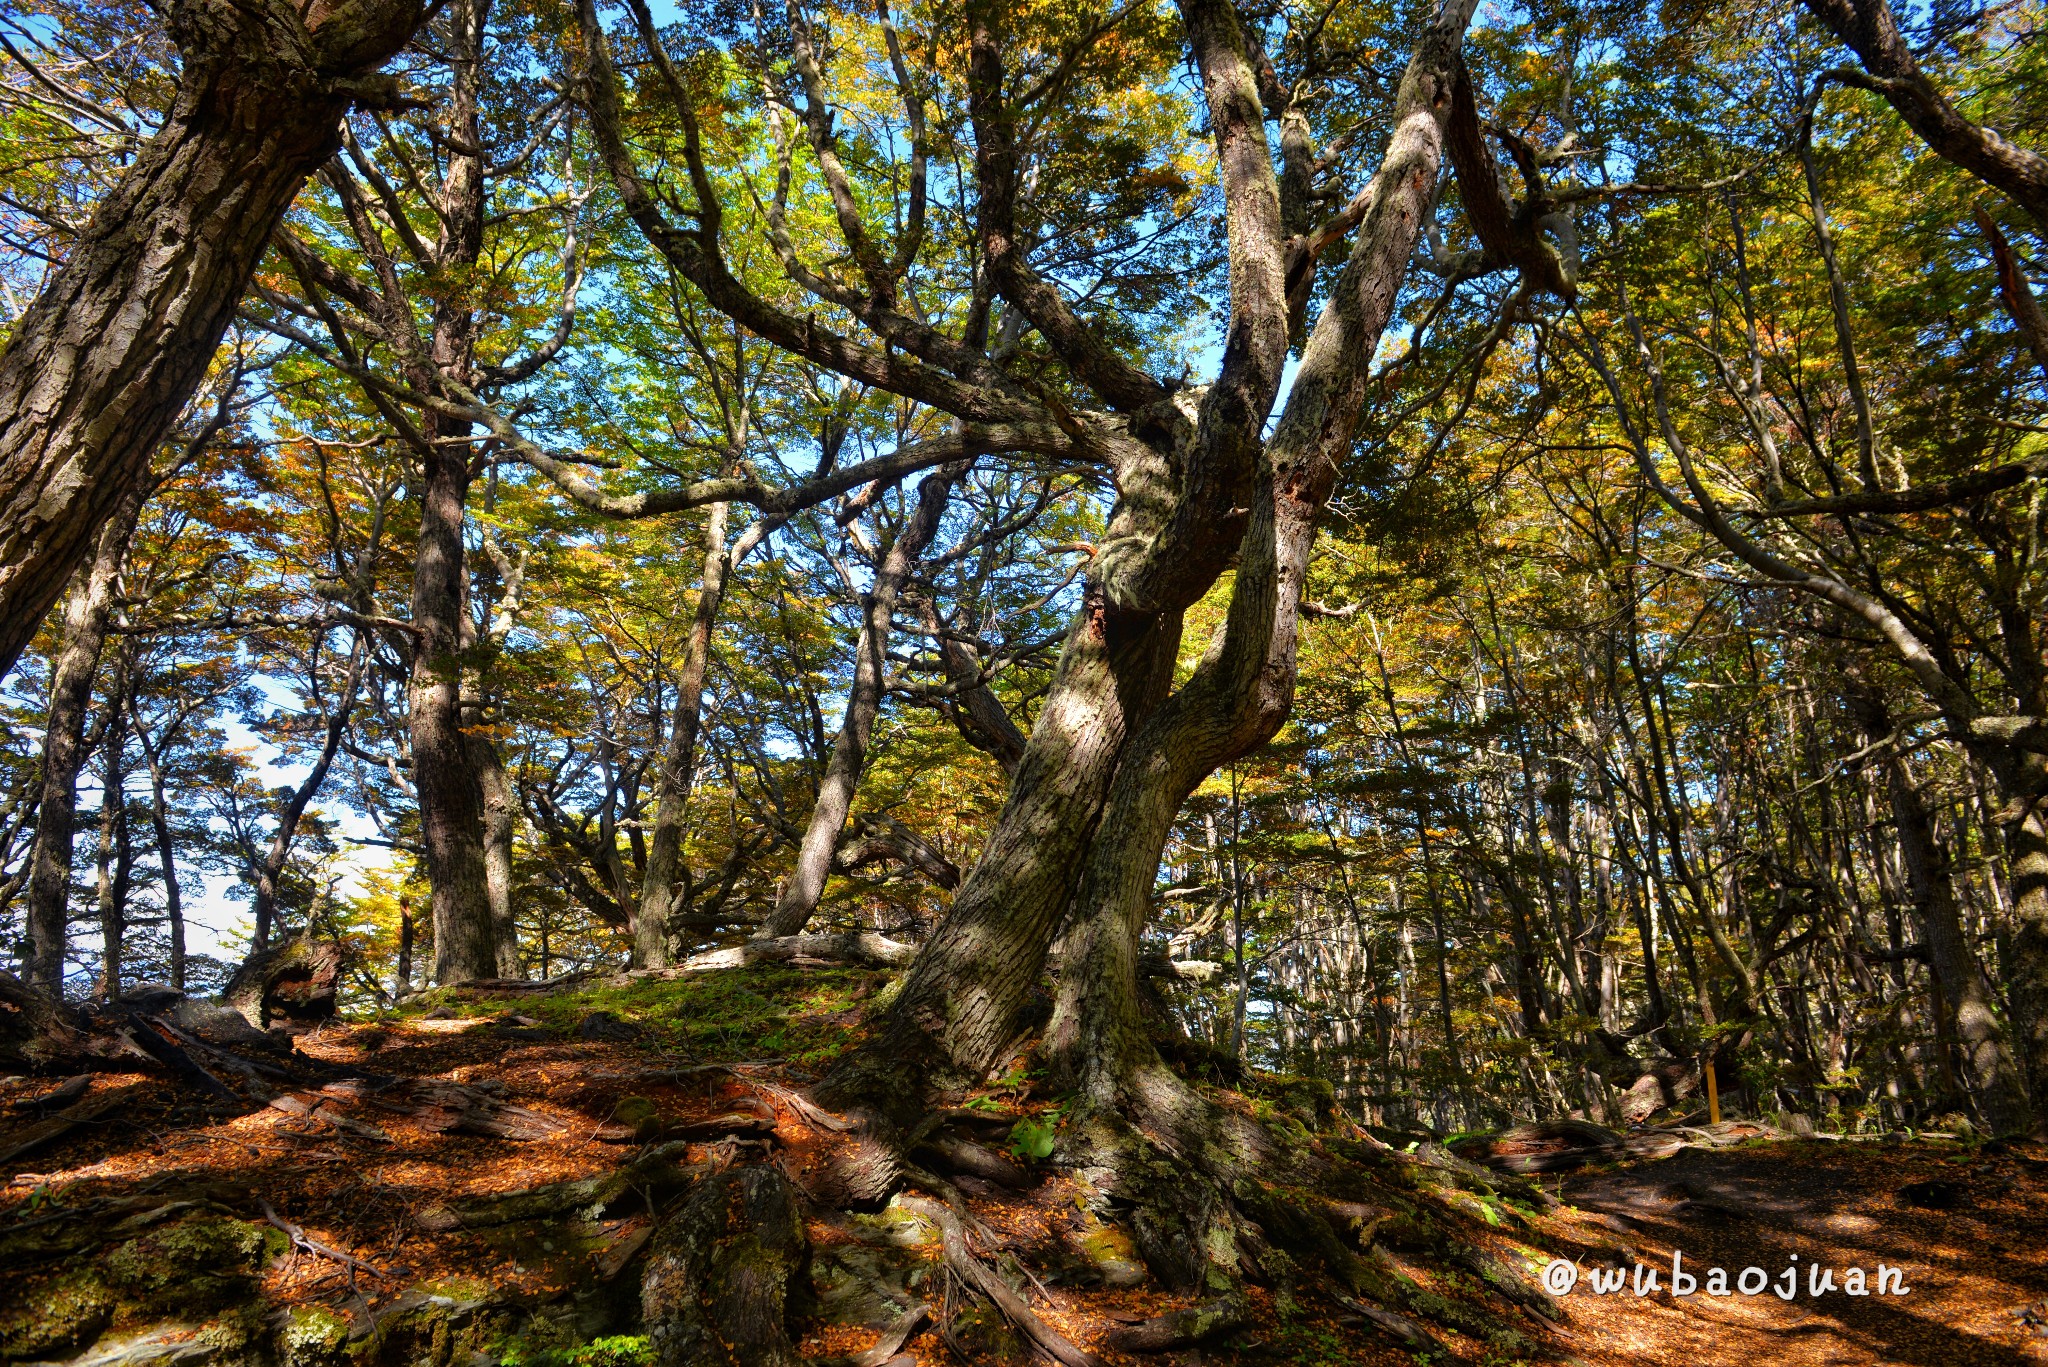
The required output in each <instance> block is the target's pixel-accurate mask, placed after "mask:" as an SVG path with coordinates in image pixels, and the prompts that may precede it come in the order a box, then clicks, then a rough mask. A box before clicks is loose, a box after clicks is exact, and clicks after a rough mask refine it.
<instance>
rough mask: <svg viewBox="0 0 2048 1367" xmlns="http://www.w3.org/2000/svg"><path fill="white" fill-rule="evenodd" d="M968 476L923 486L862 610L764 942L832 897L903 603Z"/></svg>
mask: <svg viewBox="0 0 2048 1367" xmlns="http://www.w3.org/2000/svg"><path fill="white" fill-rule="evenodd" d="M967 470H968V463H967V462H965V461H961V462H957V463H955V464H952V465H947V466H944V467H942V468H941V469H939V470H937V471H935V472H934V473H932V474H929V475H926V476H925V477H924V479H923V480H921V481H920V482H919V483H918V486H917V504H916V506H915V507H914V508H913V509H912V510H911V513H910V516H909V517H908V518H906V519H905V520H904V523H903V526H902V528H901V530H899V531H898V532H897V535H896V540H895V541H894V542H893V543H892V544H891V545H890V547H889V549H888V551H887V552H886V553H885V554H884V555H883V556H882V560H881V563H880V564H878V565H876V566H875V582H874V586H873V588H872V589H870V590H869V592H868V594H867V595H866V597H865V598H864V599H863V600H862V603H861V606H862V609H863V615H862V617H861V624H860V637H859V639H858V641H856V643H855V645H854V651H853V683H852V684H851V685H850V686H849V687H848V688H847V691H846V716H845V718H844V720H842V721H841V722H840V725H839V734H838V736H837V737H835V738H834V740H833V742H832V755H831V758H830V759H829V760H827V761H826V764H825V777H824V779H823V780H822V781H821V782H820V783H819V784H818V801H817V803H816V805H815V806H813V807H812V808H811V820H810V824H809V825H808V826H807V827H806V828H805V829H804V838H803V843H802V844H801V845H800V846H799V847H798V849H797V856H796V868H795V869H793V870H792V871H791V872H790V875H789V882H788V883H786V884H785V885H784V886H783V889H782V896H781V898H780V899H778V900H777V902H776V904H775V910H774V911H773V912H771V913H769V915H768V917H767V919H765V920H763V921H762V922H761V929H760V932H759V933H760V936H761V938H762V939H769V940H772V939H779V938H781V937H783V936H785V935H794V934H796V933H797V932H798V931H800V930H802V929H803V928H804V927H805V926H807V925H809V924H810V920H811V917H812V915H813V914H815V913H816V912H817V910H818V899H819V898H821V897H823V896H824V895H825V879H826V878H827V877H828V876H829V875H830V874H831V872H832V851H833V850H834V849H835V848H836V847H837V846H838V844H839V835H840V832H841V831H843V830H844V829H845V828H846V816H847V813H848V812H850V811H851V810H852V809H853V795H854V790H855V789H856V788H858V787H859V786H860V775H861V770H862V769H863V768H864V767H865V766H866V764H867V753H868V739H869V737H870V736H872V735H873V733H874V726H875V718H876V717H877V716H878V715H879V714H880V713H881V710H882V690H883V688H884V686H885V684H886V682H887V674H888V670H887V666H888V657H889V630H890V624H891V622H892V621H893V620H894V618H895V614H896V600H897V599H898V598H899V597H900V596H901V595H902V592H903V587H904V585H906V584H908V583H909V582H910V578H911V576H912V575H913V574H914V573H916V570H917V562H918V561H919V560H920V559H921V558H922V557H923V555H924V553H925V549H926V548H927V547H929V546H930V545H931V543H932V538H933V537H934V536H936V535H937V534H938V530H939V519H940V518H941V517H943V516H944V515H945V511H946V499H947V497H948V495H949V494H950V493H951V492H952V488H953V485H954V484H956V483H957V482H958V481H959V480H960V478H961V477H962V476H963V475H965V474H966V473H967Z"/></svg>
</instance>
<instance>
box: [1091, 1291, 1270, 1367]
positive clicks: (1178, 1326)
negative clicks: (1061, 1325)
mask: <svg viewBox="0 0 2048 1367" xmlns="http://www.w3.org/2000/svg"><path fill="white" fill-rule="evenodd" d="M1250 1317H1251V1307H1250V1306H1249V1305H1248V1304H1246V1302H1245V1299H1244V1297H1242V1296H1223V1297H1219V1298H1218V1299H1216V1300H1213V1301H1208V1302H1205V1303H1203V1304H1201V1305H1191V1306H1189V1307H1188V1308H1187V1309H1185V1310H1175V1311H1172V1312H1170V1313H1168V1314H1164V1315H1159V1316H1157V1317H1155V1318H1153V1319H1149V1320H1145V1321H1143V1322H1141V1323H1138V1324H1133V1325H1130V1326H1129V1327H1127V1328H1123V1329H1118V1330H1116V1331H1115V1332H1113V1333H1111V1334H1110V1336H1109V1343H1110V1346H1111V1347H1112V1348H1115V1349H1117V1350H1118V1351H1120V1352H1125V1353H1164V1352H1168V1351H1171V1350H1172V1349H1175V1348H1190V1347H1193V1346H1194V1345H1195V1344H1197V1343H1201V1342H1203V1341H1204V1340H1206V1339H1211V1338H1215V1337H1216V1336H1217V1335H1219V1334H1227V1333H1229V1332H1230V1331H1231V1330H1233V1329H1236V1328H1238V1327H1239V1326H1240V1325H1242V1324H1243V1323H1244V1322H1245V1321H1246V1320H1247V1319H1249V1318H1250Z"/></svg>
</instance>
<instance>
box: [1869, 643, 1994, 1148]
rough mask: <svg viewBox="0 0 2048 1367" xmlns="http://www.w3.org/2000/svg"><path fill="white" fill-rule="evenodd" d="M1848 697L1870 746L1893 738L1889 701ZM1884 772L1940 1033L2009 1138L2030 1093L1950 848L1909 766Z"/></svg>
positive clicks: (1891, 758) (1892, 764)
mask: <svg viewBox="0 0 2048 1367" xmlns="http://www.w3.org/2000/svg"><path fill="white" fill-rule="evenodd" d="M1844 691H1845V694H1846V696H1847V697H1848V700H1849V703H1850V706H1851V708H1852V709H1853V710H1854V711H1855V714H1856V718H1857V721H1858V722H1859V723H1860V724H1861V726H1862V728H1863V731H1864V734H1865V735H1867V736H1869V737H1870V739H1871V742H1872V743H1873V744H1879V743H1882V742H1884V741H1886V740H1887V739H1889V737H1890V736H1891V734H1892V719H1891V716H1890V713H1889V710H1888V709H1887V708H1886V707H1885V704H1884V699H1883V698H1882V697H1881V696H1880V695H1878V694H1877V693H1876V692H1875V690H1874V689H1872V688H1871V687H1869V686H1868V685H1865V684H1863V683H1861V682H1860V681H1858V680H1856V679H1855V678H1854V677H1853V675H1852V676H1851V677H1850V681H1849V683H1848V685H1847V687H1846V688H1845V690H1844ZM1884 767H1885V783H1886V788H1887V791H1888V793H1889V795H1890V798H1891V806H1892V822H1893V827H1894V830H1895V832H1896V834H1897V836H1898V841H1899V858H1900V862H1901V863H1902V864H1904V865H1905V870H1906V895H1907V897H1908V899H1909V900H1910V901H1911V902H1912V904H1913V910H1914V913H1915V915H1916V917H1917V919H1918V920H1919V922H1920V941H1921V943H1922V944H1923V945H1925V946H1926V947H1927V966H1928V968H1929V970H1930V971H1931V972H1932V973H1933V975H1934V984H1935V1003H1934V1009H1935V1014H1936V1019H1937V1020H1938V1021H1939V1022H1940V1024H1941V1027H1942V1028H1941V1029H1940V1031H1939V1032H1938V1033H1939V1034H1940V1035H1941V1036H1942V1037H1943V1044H1944V1046H1945V1047H1946V1046H1947V1045H1949V1044H1950V1043H1951V1042H1952V1043H1953V1045H1954V1046H1955V1047H1957V1048H1959V1049H1960V1050H1961V1052H1962V1056H1963V1069H1964V1075H1965V1077H1966V1078H1967V1080H1968V1082H1969V1085H1970V1087H1971V1089H1972V1090H1973V1091H1974V1092H1975V1093H1976V1097H1977V1101H1978V1104H1979V1105H1981V1106H1982V1107H1983V1109H1984V1118H1985V1120H1986V1121H1988V1122H1989V1123H1990V1125H1991V1127H1992V1129H1993V1130H1994V1131H1996V1132H1998V1133H2005V1132H2008V1131H2011V1130H2015V1129H2019V1128H2022V1127H2024V1125H2025V1124H2026V1117H2027V1098H2026V1092H2025V1090H2024V1087H2023V1084H2022V1082H2021V1080H2020V1073H2019V1067H2018V1064H2017V1063H2016V1061H2015V1060H2014V1058H2013V1055H2012V1047H2011V1045H2010V1043H2009V1042H2008V1041H2007V1039H2006V1033H2005V1027H2004V1026H2003V1025H2002V1024H2001V1023H2000V1021H1999V1019H1998V1014H1997V1010H1996V1008H1995V1006H1994V1005H1993V1000H1992V996H1991V990H1990V987H1989V985H1988V984H1987V983H1986V982H1985V980H1984V971H1983V968H1982V966H1981V965H1980V964H1979V963H1978V962H1977V956H1976V954H1975V953H1974V952H1973V951H1972V950H1971V948H1970V942H1969V939H1968V937H1967V936H1966V935H1965V934H1964V933H1963V917H1962V912H1961V909H1960V908H1959V907H1957V905H1956V895H1955V884H1954V882H1953V881H1952V880H1951V878H1950V873H1949V865H1950V861H1949V852H1948V848H1947V846H1945V845H1944V844H1943V843H1942V842H1941V841H1940V840H1938V839H1936V838H1935V834H1934V823H1933V821H1932V820H1931V819H1930V818H1929V816H1928V812H1927V803H1926V802H1925V800H1924V799H1922V797H1921V796H1920V790H1919V788H1918V787H1916V786H1915V785H1914V783H1913V776H1912V774H1911V773H1909V772H1908V771H1907V769H1906V762H1905V760H1903V759H1902V758H1900V757H1899V756H1898V755H1897V754H1896V753H1889V754H1887V755H1886V757H1885V760H1884Z"/></svg>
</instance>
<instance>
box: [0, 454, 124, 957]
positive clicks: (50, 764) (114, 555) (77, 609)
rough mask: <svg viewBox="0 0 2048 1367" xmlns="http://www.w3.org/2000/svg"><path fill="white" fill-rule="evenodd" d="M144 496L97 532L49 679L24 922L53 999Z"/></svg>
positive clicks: (121, 503)
mask: <svg viewBox="0 0 2048 1367" xmlns="http://www.w3.org/2000/svg"><path fill="white" fill-rule="evenodd" d="M147 492H148V486H147V484H146V482H145V481H144V480H141V479H138V480H137V481H136V482H135V483H133V484H132V485H130V486H129V489H128V492H127V493H125V494H124V495H122V497H121V499H120V501H119V503H118V504H117V505H116V506H115V509H114V514H113V516H112V517H111V518H110V519H109V520H108V522H107V524H106V525H105V526H104V527H102V528H101V529H100V535H99V543H98V546H97V547H96V549H95V550H94V552H93V560H92V567H91V569H90V571H89V572H88V573H87V575H86V577H85V579H84V580H83V582H81V583H80V584H79V585H78V586H77V587H76V588H75V589H73V590H72V594H71V603H70V606H69V607H68V608H67V609H66V611H65V614H64V635H63V638H62V644H61V645H60V646H59V647H58V650H57V659H56V663H55V666H54V668H53V669H52V670H51V674H50V701H49V706H48V707H47V709H46V710H45V712H44V720H43V783H42V789H43V791H42V805H41V807H40V808H39V809H38V815H37V819H36V844H35V854H34V856H33V857H34V867H33V869H32V871H31V872H30V874H29V882H28V909H27V918H28V937H29V941H30V946H31V947H30V950H29V954H28V981H29V985H30V986H32V987H38V988H41V989H42V990H43V991H45V992H48V993H50V994H51V995H52V996H61V995H63V986H64V948H65V942H66V938H67V923H68V921H69V920H70V903H71V843H72V837H73V834H74V833H75V831H76V829H77V822H78V771H79V769H80V767H81V766H82V765H83V764H84V763H85V755H84V748H85V723H86V714H87V712H88V710H89V709H90V708H91V705H92V685H93V676H94V675H95V674H96V673H97V672H98V670H99V660H100V650H101V648H102V647H103V646H104V645H105V644H106V639H107V626H108V623H109V622H110V621H111V620H112V619H113V615H114V598H115V585H116V581H117V580H118V578H119V576H120V572H121V563H122V561H123V560H124V559H125V558H126V557H127V554H128V541H129V538H130V537H132V536H133V535H134V532H135V521H136V518H137V517H138V516H140V514H141V512H142V502H143V499H144V497H145V496H146V494H147Z"/></svg>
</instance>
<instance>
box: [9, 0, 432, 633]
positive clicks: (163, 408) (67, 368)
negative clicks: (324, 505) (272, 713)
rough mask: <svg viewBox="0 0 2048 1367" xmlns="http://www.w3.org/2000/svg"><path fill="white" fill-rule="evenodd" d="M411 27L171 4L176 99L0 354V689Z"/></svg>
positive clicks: (390, 16) (359, 0) (354, 15)
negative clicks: (345, 124)
mask: <svg viewBox="0 0 2048 1367" xmlns="http://www.w3.org/2000/svg"><path fill="white" fill-rule="evenodd" d="M419 14H420V10H419V6H418V4H417V3H416V0H342V3H339V4H335V5H332V6H327V7H320V8H315V9H313V10H311V11H307V10H305V9H303V8H302V7H300V6H298V5H294V4H291V3H287V0H236V2H235V3H229V0H179V3H177V4H174V5H172V6H171V7H170V11H169V16H168V17H169V21H170V27H171V33H172V36H173V37H174V38H175V40H176V41H177V44H178V48H179V51H180V54H181V55H182V57H183V63H184V65H183V71H182V73H181V76H180V80H179V84H178V96H177V100H176V103H175V104H174V105H173V106H172V108H171V110H170V113H169V115H168V117H167V118H166V119H165V121H164V126H163V128H162V130H161V131H160V132H159V133H158V134H157V135H156V136H155V137H154V138H152V139H150V141H149V142H148V143H147V144H146V145H145V146H144V147H143V149H142V151H141V154H140V155H139V156H138V157H137V158H136V160H135V163H134V165H133V166H131V167H130V168H129V169H128V171H127V173H126V174H125V175H123V176H122V178H121V181H120V183H119V184H118V185H117V186H116V187H115V189H114V191H113V192H112V193H111V194H109V195H108V196H107V198H106V199H105V200H104V201H103V202H102V203H101V204H100V205H99V207H98V209H97V210H96V211H95V212H94V214H93V216H92V219H91V221H90V222H89V223H88V224H87V225H86V228H85V231H84V232H83V233H81V234H80V235H79V238H78V240H77V242H76V243H74V244H73V246H72V250H71V257H70V260H69V261H67V262H66V263H65V266H64V269H63V270H61V271H59V272H58V273H57V276H56V278H55V279H54V280H52V281H51V282H50V285H49V287H48V288H47V289H45V290H44V291H43V293H42V294H41V295H40V296H38V297H37V299H36V300H35V302H34V303H33V304H31V305H30V306H29V309H28V311H27V312H26V313H25V314H23V316H22V318H21V321H20V323H19V324H18V325H17V326H16V327H15V329H14V335H13V338H12V340H11V342H10V343H9V344H8V346H7V349H6V351H5V352H4V354H0V673H4V672H5V671H6V670H7V669H9V668H11V667H12V666H13V664H14V660H15V658H16V656H18V655H19V654H20V653H21V649H22V647H23V646H24V645H26V644H27V643H28V640H29V638H30V637H31V636H33V635H34V634H35V630H36V627H37V624H38V623H39V622H40V621H41V620H42V618H43V615H44V613H46V612H47V611H49V608H50V605H51V604H52V603H54V602H55V601H56V600H57V597H58V595H59V594H60V593H62V592H63V588H64V584H65V581H66V580H68V579H69V578H70V577H71V573H72V571H73V570H74V569H76V568H77V566H78V564H79V562H80V561H81V560H83V559H84V558H85V557H86V555H88V554H89V553H90V551H91V548H92V546H93V538H94V535H95V534H96V533H97V532H98V531H99V529H100V527H101V526H102V525H103V524H104V523H105V522H106V521H107V520H108V518H109V517H111V516H112V515H113V513H114V511H115V509H116V508H117V507H119V506H120V504H121V502H122V500H123V498H124V497H126V496H127V494H128V492H129V491H130V490H131V489H132V488H133V487H134V486H135V485H137V484H138V483H140V482H142V481H143V480H144V479H145V478H146V476H147V473H148V468H149V460H150V457H151V455H152V454H153V453H154V452H155V450H156V448H157V445H158V443H159V442H161V441H162V440H163V437H164V434H165V433H166V432H167V431H168V430H169V429H170V426H171V424H172V423H173V422H174V421H176V419H177V417H178V414H179V412H180V411H181V410H182V409H183V408H184V406H185V401H186V400H187V399H189V398H190V397H191V395H192V392H193V390H194V389H196V388H197V387H198V384H199V382H200V380H201V378H202V377H203V376H204V375H205V373H206V367H207V363H208V362H209V361H210V360H211V359H212V356H213V352H214V348H215V347H216V346H217V345H218V344H219V342H220V339H221V335H222V334H223V333H224V332H225V331H226V330H227V325H228V322H229V320H230V319H232V318H233V317H234V313H235V307H236V305H237V303H238V302H239V301H240V299H241V295H242V290H243V287H244V286H245V285H246V284H247V283H248V280H249V276H250V274H251V273H252V272H253V271H254V270H255V267H256V261H257V258H258V257H259V256H260V255H261V254H262V252H263V248H264V244H265V243H266V242H267V241H268V240H269V238H270V233H271V229H272V228H274V227H275V226H276V225H277V222H278V220H279V219H280V218H281V217H282V216H283V215H284V211H285V210H286V209H287V208H288V207H289V206H290V204H291V202H292V199H293V197H294V196H295V195H297V194H298V191H299V186H300V185H301V184H303V183H304V181H305V179H306V177H307V176H308V175H309V174H311V173H312V172H313V171H314V170H315V169H316V168H317V167H319V166H320V164H321V163H322V162H324V161H326V160H327V159H328V157H330V156H332V155H333V154H334V151H335V149H336V148H337V147H339V146H340V136H339V134H340V123H341V117H342V115H343V114H344V113H345V112H346V111H347V109H348V107H349V105H350V104H351V103H352V102H354V101H356V100H358V99H370V100H388V99H389V98H390V97H391V96H392V94H394V93H395V86H394V85H393V83H391V82H390V81H388V80H385V79H383V78H379V77H376V76H374V75H372V73H373V72H374V71H375V69H376V68H377V67H378V66H379V65H381V64H382V63H383V62H384V60H385V59H386V58H388V57H389V56H390V55H391V54H392V53H393V52H395V51H397V50H398V48H399V47H400V45H402V44H403V43H404V42H405V40H406V39H407V38H408V37H409V36H410V35H411V33H412V30H413V28H414V26H415V25H416V24H417V23H418V22H419ZM302 15H305V16H307V17H305V18H302V17H301V16H302Z"/></svg>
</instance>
